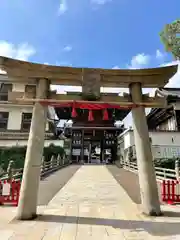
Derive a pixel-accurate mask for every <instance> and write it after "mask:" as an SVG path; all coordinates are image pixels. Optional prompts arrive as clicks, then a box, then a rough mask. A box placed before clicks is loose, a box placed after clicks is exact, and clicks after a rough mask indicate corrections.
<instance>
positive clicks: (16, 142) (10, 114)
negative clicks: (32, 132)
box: [0, 74, 64, 147]
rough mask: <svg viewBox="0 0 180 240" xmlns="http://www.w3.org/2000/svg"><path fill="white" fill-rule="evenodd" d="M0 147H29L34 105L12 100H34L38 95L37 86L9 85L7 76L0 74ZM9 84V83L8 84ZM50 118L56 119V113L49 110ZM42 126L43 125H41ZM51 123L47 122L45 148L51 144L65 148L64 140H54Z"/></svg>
mask: <svg viewBox="0 0 180 240" xmlns="http://www.w3.org/2000/svg"><path fill="white" fill-rule="evenodd" d="M0 82H1V83H0V147H11V146H25V145H27V140H28V135H29V129H30V124H31V118H32V111H33V104H32V102H29V103H22V102H17V104H14V103H11V100H12V99H14V98H15V97H16V98H22V97H29V98H33V97H34V96H35V94H36V86H35V85H32V84H27V85H25V84H24V83H13V84H11V83H9V82H8V81H7V76H6V75H3V74H0ZM6 82H7V83H6ZM48 117H49V119H50V118H52V121H51V122H53V120H54V119H55V112H54V110H53V109H52V108H49V109H48ZM39 124H41V123H39ZM50 126H51V123H50V121H49V120H47V124H46V140H45V146H48V145H50V144H51V143H53V144H55V145H58V146H63V144H64V141H63V140H53V133H52V131H51V130H50Z"/></svg>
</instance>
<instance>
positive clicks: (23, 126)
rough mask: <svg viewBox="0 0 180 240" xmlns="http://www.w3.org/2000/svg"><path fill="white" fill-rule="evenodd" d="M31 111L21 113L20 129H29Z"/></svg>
mask: <svg viewBox="0 0 180 240" xmlns="http://www.w3.org/2000/svg"><path fill="white" fill-rule="evenodd" d="M31 119H32V113H23V114H22V123H21V130H23V131H29V129H30V126H31Z"/></svg>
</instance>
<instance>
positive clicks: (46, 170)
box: [0, 155, 71, 180]
mask: <svg viewBox="0 0 180 240" xmlns="http://www.w3.org/2000/svg"><path fill="white" fill-rule="evenodd" d="M70 164H71V161H70V160H69V159H67V158H65V157H63V158H61V156H60V155H58V156H57V157H55V156H54V155H52V156H51V160H50V161H45V157H44V156H43V158H42V165H41V179H42V178H45V177H46V176H48V175H49V174H50V173H52V172H55V171H57V170H59V169H61V168H62V167H65V166H68V165H70ZM13 165H14V162H13V161H10V162H9V165H8V168H7V171H6V172H4V173H3V175H2V176H1V177H0V180H8V179H17V180H20V179H22V175H23V168H20V169H15V168H13Z"/></svg>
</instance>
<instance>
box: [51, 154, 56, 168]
mask: <svg viewBox="0 0 180 240" xmlns="http://www.w3.org/2000/svg"><path fill="white" fill-rule="evenodd" d="M54 162H55V156H54V155H52V156H51V160H50V163H51V164H50V168H51V169H52V168H54Z"/></svg>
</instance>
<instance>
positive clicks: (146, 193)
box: [129, 83, 161, 216]
mask: <svg viewBox="0 0 180 240" xmlns="http://www.w3.org/2000/svg"><path fill="white" fill-rule="evenodd" d="M129 88H130V94H131V98H132V101H133V102H134V103H136V102H143V101H142V88H141V84H140V83H131V84H130V87H129ZM132 117H133V127H134V140H135V147H136V156H137V163H138V174H139V184H140V194H141V204H142V211H143V213H145V214H147V215H151V216H159V215H161V209H160V202H159V196H158V189H157V182H156V175H155V169H154V164H153V157H152V152H151V144H150V139H149V131H148V126H147V121H146V114H145V109H144V107H143V106H139V107H137V108H134V109H132Z"/></svg>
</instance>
